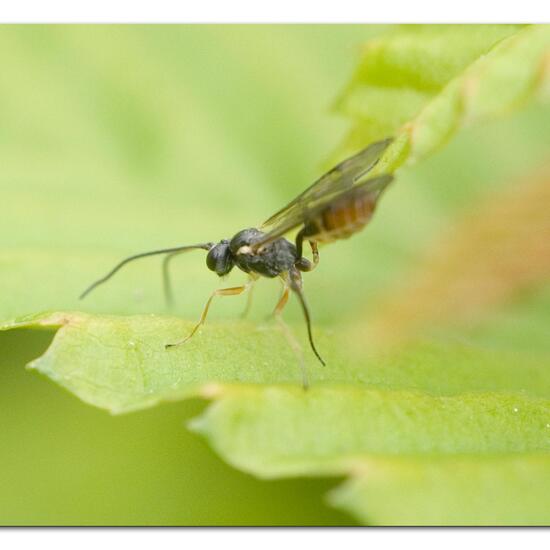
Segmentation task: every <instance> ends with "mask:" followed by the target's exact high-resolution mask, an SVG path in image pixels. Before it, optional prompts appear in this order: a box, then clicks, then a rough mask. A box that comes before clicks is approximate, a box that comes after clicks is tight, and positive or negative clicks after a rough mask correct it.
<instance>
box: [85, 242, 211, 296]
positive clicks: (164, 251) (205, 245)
mask: <svg viewBox="0 0 550 550" xmlns="http://www.w3.org/2000/svg"><path fill="white" fill-rule="evenodd" d="M213 246H214V243H202V244H193V245H186V246H177V247H175V248H164V249H162V250H151V251H150V252H142V253H141V254H135V255H133V256H129V257H128V258H125V259H124V260H122V261H121V262H119V263H118V264H117V265H116V266H115V267H113V269H111V271H109V273H107V275H105V276H103V277H101V278H100V279H98V280H97V281H95V282H94V283H92V284H91V285H90V286H89V287H88V288H87V289H86V290H85V291H84V292H83V293H82V294H81V295H80V296H79V300H82V299H83V298H85V297H86V296H87V295H88V294H90V292H92V290H94V289H95V288H96V287H98V286H99V285H101V284H103V283H105V282H107V281H108V280H109V279H110V278H111V277H112V276H113V275H114V274H115V273H117V271H118V270H119V269H120V268H122V267H124V266H125V265H126V264H128V263H130V262H133V261H134V260H139V259H140V258H146V257H147V256H155V255H157V254H174V253H176V252H184V251H186V250H194V249H202V250H210V249H211V248H212V247H213Z"/></svg>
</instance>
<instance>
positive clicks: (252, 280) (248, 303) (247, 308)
mask: <svg viewBox="0 0 550 550" xmlns="http://www.w3.org/2000/svg"><path fill="white" fill-rule="evenodd" d="M248 276H249V277H250V280H249V281H248V285H249V288H250V290H249V291H248V296H247V298H246V306H245V308H244V311H243V312H242V313H241V319H245V318H246V317H247V315H248V314H249V313H250V308H251V307H252V294H253V291H254V283H255V282H256V281H257V280H258V275H254V274H253V273H249V274H248Z"/></svg>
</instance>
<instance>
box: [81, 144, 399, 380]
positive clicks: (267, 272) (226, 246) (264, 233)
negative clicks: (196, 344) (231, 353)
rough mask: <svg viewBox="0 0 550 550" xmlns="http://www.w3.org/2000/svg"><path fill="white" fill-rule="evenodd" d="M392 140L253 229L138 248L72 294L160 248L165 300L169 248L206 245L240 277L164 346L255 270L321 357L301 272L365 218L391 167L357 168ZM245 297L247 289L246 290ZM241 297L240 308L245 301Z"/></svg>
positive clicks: (173, 251) (239, 290) (370, 163)
mask: <svg viewBox="0 0 550 550" xmlns="http://www.w3.org/2000/svg"><path fill="white" fill-rule="evenodd" d="M391 142H392V139H391V138H388V139H385V140H383V141H378V142H376V143H372V144H371V145H369V146H368V147H366V148H365V149H363V150H362V151H360V152H359V153H357V154H355V155H354V156H352V157H350V158H348V159H346V160H344V161H343V162H341V163H340V164H338V165H337V166H335V167H334V168H333V169H332V170H330V171H329V172H327V173H326V174H325V175H323V176H322V177H321V178H319V179H318V180H317V181H316V182H315V183H313V184H312V185H311V186H310V187H308V188H307V189H306V190H305V191H303V192H302V193H300V195H298V196H297V197H296V198H295V199H294V200H292V201H291V202H290V203H288V204H287V205H286V206H285V207H284V208H282V209H281V210H279V211H278V212H276V213H275V214H273V216H271V217H270V218H269V219H268V220H266V221H265V222H264V223H263V224H262V225H261V226H260V228H259V229H257V228H249V229H243V230H242V231H239V232H238V233H237V234H236V235H235V236H234V237H233V238H231V239H222V240H221V241H219V242H218V243H215V242H207V243H201V244H195V245H186V246H177V247H174V248H165V249H162V250H153V251H150V252H143V253H141V254H136V255H134V256H130V257H128V258H125V259H124V260H122V261H121V262H120V263H118V264H117V265H116V266H115V267H114V268H113V269H112V270H111V271H109V273H107V274H106V275H105V276H104V277H102V278H101V279H98V280H97V281H95V282H94V283H92V284H91V285H90V286H89V287H88V288H87V289H86V290H85V291H84V292H83V293H82V294H81V296H80V298H81V299H82V298H84V297H85V296H87V295H88V294H89V293H90V292H91V291H92V290H94V289H95V288H96V287H97V286H99V285H100V284H102V283H104V282H106V281H107V280H109V279H110V278H111V277H112V276H113V275H114V274H115V273H116V272H117V271H118V270H119V269H120V268H121V267H123V266H124V265H126V264H127V263H129V262H132V261H134V260H137V259H139V258H145V257H147V256H153V255H158V254H164V255H165V257H164V261H163V267H162V271H163V281H164V289H165V296H166V299H167V301H168V302H169V303H170V302H171V300H172V290H171V284H170V278H169V271H168V267H169V262H170V260H171V259H172V258H173V257H174V256H175V255H177V254H180V253H182V252H186V251H188V250H196V249H202V250H205V251H206V252H207V255H206V265H207V266H208V269H210V270H211V271H214V272H215V273H216V274H217V275H219V276H220V277H223V276H224V275H227V274H228V273H229V272H230V271H231V270H232V269H233V268H234V267H238V268H239V269H241V270H242V271H244V272H245V273H247V274H248V276H249V280H248V282H247V283H246V284H244V285H241V286H236V287H231V288H221V289H218V290H215V291H214V292H213V293H212V294H211V295H210V298H209V299H208V300H207V302H206V304H205V306H204V309H203V311H202V314H201V316H200V319H199V321H198V322H197V324H196V325H195V326H194V328H193V329H192V330H191V332H190V333H189V335H187V336H186V337H185V338H183V339H182V340H180V341H178V342H174V343H169V344H166V346H165V347H166V349H169V348H173V347H175V346H179V345H181V344H183V343H185V342H187V340H189V338H191V337H192V336H193V335H194V334H195V333H196V332H197V330H198V329H199V327H200V326H201V325H202V324H203V323H204V321H205V320H206V316H207V314H208V310H209V308H210V304H211V303H212V300H213V299H214V297H215V296H235V295H238V294H243V293H244V292H246V291H250V290H251V289H252V286H253V284H254V282H255V281H256V280H257V279H258V278H259V277H268V278H275V277H278V278H279V279H280V280H281V281H282V283H283V292H282V294H281V297H280V299H279V301H278V303H277V305H276V306H275V310H274V314H275V316H276V318H277V319H278V320H279V321H280V322H281V323H282V320H281V313H282V311H283V309H284V307H285V305H286V303H287V301H288V298H289V294H290V291H292V292H293V293H294V294H295V295H296V297H297V298H298V301H299V303H300V306H301V308H302V312H303V315H304V318H305V322H306V327H307V333H308V338H309V343H310V346H311V349H312V351H313V353H314V354H315V355H316V356H317V359H319V361H320V362H321V364H323V365H324V364H325V361H324V360H323V358H322V357H321V355H320V353H319V351H318V350H317V348H316V346H315V343H314V340H313V333H312V328H311V325H312V323H311V316H310V313H309V308H308V306H307V303H306V300H305V297H304V293H303V288H302V275H301V273H302V272H307V271H312V270H313V269H314V268H315V267H316V266H317V264H318V263H319V250H318V245H319V244H323V243H329V242H332V241H336V240H339V239H346V238H348V237H350V236H351V235H353V234H354V233H357V232H358V231H360V230H361V229H363V227H364V226H365V225H366V224H367V223H368V222H369V221H370V219H371V217H372V215H373V213H374V210H375V207H376V204H377V202H378V199H379V198H380V196H381V194H382V193H383V191H384V190H385V189H386V188H387V186H388V185H389V183H390V182H391V181H392V179H393V176H392V175H391V174H383V175H380V176H376V177H372V178H367V179H365V176H366V175H367V174H368V173H369V172H370V171H371V170H372V168H373V167H374V166H375V165H376V164H377V163H378V161H379V160H380V158H381V156H382V154H383V153H384V151H385V150H386V149H387V147H388V146H389V145H390V143H391ZM296 228H300V229H299V231H298V233H297V235H296V237H295V242H294V243H292V242H290V241H288V240H287V239H285V238H284V236H285V235H286V234H287V233H289V232H290V231H292V230H293V229H296ZM304 241H307V242H308V243H309V246H310V248H311V253H312V261H310V260H308V259H307V258H305V257H304V256H303V255H302V254H303V244H304ZM249 298H250V293H249ZM249 303H250V301H249V302H248V304H247V310H248V305H249ZM283 328H285V335H286V337H287V339H288V340H289V342H290V344H291V346H292V347H293V349H295V351H298V350H299V349H300V348H299V346H298V345H297V343H296V342H295V341H294V339H293V337H292V335H291V333H290V332H289V331H288V330H287V329H286V326H285V325H283ZM300 366H301V368H302V377H303V385H304V387H307V376H306V372H305V367H304V365H303V361H302V360H300Z"/></svg>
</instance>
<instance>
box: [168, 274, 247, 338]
mask: <svg viewBox="0 0 550 550" xmlns="http://www.w3.org/2000/svg"><path fill="white" fill-rule="evenodd" d="M254 281H255V279H251V280H250V281H248V283H246V284H245V285H242V286H235V287H231V288H219V289H218V290H214V292H212V294H211V295H210V298H208V301H207V302H206V305H205V306H204V309H203V310H202V315H201V318H200V319H199V322H198V323H197V324H196V325H195V326H194V328H193V330H192V331H191V333H190V334H189V336H187V337H186V338H184V339H183V340H180V341H179V342H175V343H173V344H166V345H165V346H164V347H165V348H166V349H168V348H173V347H176V346H180V345H181V344H185V342H187V340H189V338H191V337H192V336H193V335H194V334H195V332H197V330H198V329H199V328H200V326H201V325H202V324H203V323H204V322H205V321H206V316H207V315H208V310H209V309H210V304H211V303H212V300H213V299H214V296H237V295H239V294H242V293H243V292H246V291H247V290H249V288H250V287H251V286H252V284H253V283H254Z"/></svg>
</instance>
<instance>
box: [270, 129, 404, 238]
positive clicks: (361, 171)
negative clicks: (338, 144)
mask: <svg viewBox="0 0 550 550" xmlns="http://www.w3.org/2000/svg"><path fill="white" fill-rule="evenodd" d="M392 141H393V138H388V139H385V140H383V141H377V142H376V143H371V144H370V145H369V146H368V147H366V148H365V149H363V150H362V151H360V152H359V153H357V154H356V155H354V156H353V157H350V158H348V159H346V160H344V161H342V162H341V163H340V164H338V165H337V166H335V167H334V168H333V169H332V170H330V171H329V172H327V173H326V174H325V175H324V176H321V177H320V178H319V179H318V180H317V181H316V182H315V183H313V185H311V186H310V187H308V188H307V189H306V190H305V191H303V192H302V193H300V194H299V195H298V196H297V197H296V198H295V199H294V200H292V201H291V202H289V203H288V204H287V205H286V206H285V207H283V208H281V210H279V211H278V212H276V213H275V214H273V216H271V217H270V218H269V219H268V220H266V221H265V222H264V223H263V224H262V228H265V227H267V226H270V225H272V226H275V225H278V224H281V223H284V222H285V220H287V219H289V218H291V219H293V220H294V219H295V218H296V217H297V216H299V215H300V213H301V212H302V211H304V209H312V208H315V205H316V203H318V202H320V201H323V202H325V200H326V199H327V197H331V196H336V195H338V194H339V193H341V192H342V191H344V190H346V189H349V188H351V187H352V186H353V185H354V183H356V182H357V181H358V180H359V179H361V178H362V177H363V176H365V174H367V173H368V172H370V170H372V169H373V168H374V166H375V165H376V163H377V162H378V161H379V160H380V157H381V156H382V154H383V153H384V151H385V150H386V149H387V148H388V146H389V145H390V143H391V142H392Z"/></svg>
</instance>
